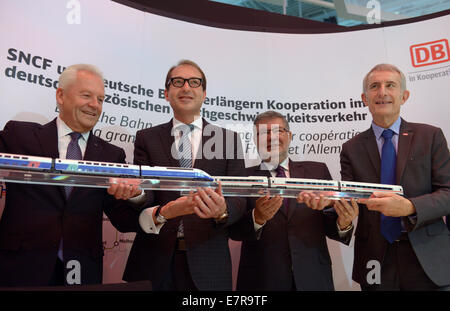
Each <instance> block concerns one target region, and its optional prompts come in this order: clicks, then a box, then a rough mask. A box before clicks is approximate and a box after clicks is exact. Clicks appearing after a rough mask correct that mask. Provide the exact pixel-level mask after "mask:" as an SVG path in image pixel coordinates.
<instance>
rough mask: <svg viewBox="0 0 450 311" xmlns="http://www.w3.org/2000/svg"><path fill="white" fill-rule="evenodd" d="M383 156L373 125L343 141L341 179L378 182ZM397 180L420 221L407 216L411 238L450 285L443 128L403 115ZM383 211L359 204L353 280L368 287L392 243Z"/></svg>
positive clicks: (448, 177) (425, 264)
mask: <svg viewBox="0 0 450 311" xmlns="http://www.w3.org/2000/svg"><path fill="white" fill-rule="evenodd" d="M380 162H381V160H380V155H379V152H378V148H377V144H376V139H375V134H374V133H373V130H372V128H370V129H368V130H367V131H365V132H363V133H361V134H359V135H357V136H355V137H354V138H352V139H350V140H349V141H347V142H346V143H344V144H343V146H342V152H341V176H342V180H348V181H360V182H370V183H379V182H380ZM396 178H397V184H398V185H401V186H403V190H404V193H405V197H406V198H408V199H409V200H410V201H411V202H412V203H413V204H414V207H415V209H416V214H417V222H416V223H412V222H411V219H410V218H409V217H402V221H403V224H404V225H405V227H406V229H407V231H408V237H409V241H410V242H411V245H412V248H413V249H414V252H415V254H416V256H417V258H418V259H419V262H420V264H421V266H422V268H423V269H424V271H425V273H426V274H427V275H428V277H429V278H430V279H431V280H432V281H433V282H434V283H435V284H436V285H438V286H446V285H449V284H450V235H449V232H448V230H447V228H446V226H445V223H444V221H443V217H444V216H445V215H448V214H450V155H449V150H448V145H447V141H446V140H445V137H444V134H443V133H442V130H441V129H439V128H437V127H434V126H431V125H427V124H419V123H409V122H406V121H405V120H403V119H402V122H401V125H400V135H399V140H398V154H397V171H396ZM380 219H381V214H380V213H379V212H376V211H369V210H368V209H367V207H366V206H365V205H360V211H359V216H358V225H357V228H356V232H355V256H354V263H353V280H355V281H356V282H358V283H360V284H362V285H365V286H367V285H368V284H367V273H369V272H370V269H368V268H367V267H366V265H367V262H368V261H370V260H378V261H379V262H380V263H382V262H383V258H384V255H385V253H386V249H387V246H388V242H387V240H386V239H385V238H384V237H383V236H382V234H381V231H380Z"/></svg>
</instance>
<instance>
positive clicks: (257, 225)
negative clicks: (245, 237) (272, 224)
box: [252, 209, 266, 232]
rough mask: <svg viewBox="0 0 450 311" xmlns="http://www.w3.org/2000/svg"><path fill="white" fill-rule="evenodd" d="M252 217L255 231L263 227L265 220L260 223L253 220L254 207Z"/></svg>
mask: <svg viewBox="0 0 450 311" xmlns="http://www.w3.org/2000/svg"><path fill="white" fill-rule="evenodd" d="M252 219H253V228H255V232H256V231H258V230H259V229H261V228H262V227H264V225H265V224H266V222H264V223H263V224H262V225H260V224H258V223H256V221H255V209H253V210H252Z"/></svg>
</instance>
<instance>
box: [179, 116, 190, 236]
mask: <svg viewBox="0 0 450 311" xmlns="http://www.w3.org/2000/svg"><path fill="white" fill-rule="evenodd" d="M180 128H181V138H180V141H179V143H178V155H179V156H180V160H179V161H180V167H192V146H191V141H190V140H189V134H190V133H191V132H192V131H193V130H194V125H192V124H185V125H183V126H182V127H180ZM177 237H178V238H181V237H184V225H183V220H180V225H179V226H178V230H177Z"/></svg>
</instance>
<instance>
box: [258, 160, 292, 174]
mask: <svg viewBox="0 0 450 311" xmlns="http://www.w3.org/2000/svg"><path fill="white" fill-rule="evenodd" d="M278 166H281V167H282V168H283V169H284V170H285V171H289V157H287V158H286V159H284V161H283V162H281V163H280V164H278V165H276V166H275V165H272V164H271V163H269V162H261V165H260V169H261V170H269V171H274V170H276V169H277V167H278Z"/></svg>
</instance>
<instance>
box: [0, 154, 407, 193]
mask: <svg viewBox="0 0 450 311" xmlns="http://www.w3.org/2000/svg"><path fill="white" fill-rule="evenodd" d="M1 168H3V169H16V170H17V169H20V170H27V171H39V172H49V173H60V174H82V175H93V176H111V177H124V178H140V179H162V180H164V179H171V180H180V181H185V180H192V181H210V182H211V181H214V182H220V183H221V184H222V187H224V188H227V187H228V188H252V189H254V188H261V189H267V188H276V189H298V190H299V191H335V192H346V193H372V192H390V193H395V194H398V195H403V188H402V186H398V185H384V184H374V183H361V182H350V181H335V180H321V179H303V178H280V177H265V176H248V177H245V176H216V177H212V176H210V175H209V174H208V173H206V172H204V171H202V170H200V169H196V168H182V167H176V168H175V167H162V166H146V165H133V164H120V163H109V162H99V161H87V160H69V159H52V158H46V157H36V156H28V155H19V154H7V153H0V169H1Z"/></svg>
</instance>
